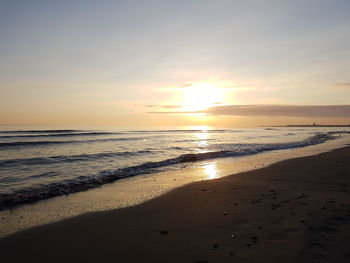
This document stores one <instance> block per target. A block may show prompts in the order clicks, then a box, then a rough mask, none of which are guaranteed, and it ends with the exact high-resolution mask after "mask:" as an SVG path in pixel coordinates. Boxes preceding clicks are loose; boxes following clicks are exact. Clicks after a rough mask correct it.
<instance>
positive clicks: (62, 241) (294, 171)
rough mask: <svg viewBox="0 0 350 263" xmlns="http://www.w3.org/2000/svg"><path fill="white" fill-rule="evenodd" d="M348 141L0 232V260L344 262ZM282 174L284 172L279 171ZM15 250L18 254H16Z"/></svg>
mask: <svg viewBox="0 0 350 263" xmlns="http://www.w3.org/2000/svg"><path fill="white" fill-rule="evenodd" d="M349 158H350V147H349V146H348V147H344V148H340V149H337V150H333V151H331V152H325V153H321V154H318V155H313V156H308V157H301V158H295V159H289V160H285V161H281V162H278V163H275V164H272V165H270V166H268V167H265V168H261V169H257V170H252V171H248V172H243V173H239V174H234V175H229V176H225V177H222V178H219V179H213V180H206V181H201V182H195V183H191V184H189V185H186V186H183V187H180V188H177V189H174V190H172V191H170V192H168V193H166V194H164V195H161V196H159V197H157V198H155V199H152V200H149V201H146V202H145V203H142V204H139V205H136V206H133V207H128V208H121V209H116V210H111V211H103V212H95V213H89V214H84V215H80V216H77V217H73V218H70V219H66V220H62V221H59V222H56V223H52V224H48V225H43V226H38V227H35V228H31V229H28V230H24V231H22V232H17V233H15V234H13V235H10V236H6V237H3V238H1V239H0V247H1V248H2V249H3V251H4V252H3V257H2V258H4V259H5V261H4V262H20V261H24V260H25V261H26V262H34V261H35V262H37V259H38V257H39V256H40V258H41V259H42V260H44V261H45V260H46V261H50V262H63V261H65V262H83V261H84V262H96V261H100V262H107V261H110V260H112V259H117V260H121V261H123V262H232V261H234V262H269V261H270V262H280V261H282V260H283V261H285V262H322V261H324V260H333V261H335V262H346V261H347V260H349V258H350V254H349V253H348V251H350V249H349V244H348V242H347V240H349V238H350V231H349V230H350V229H349V223H350V197H349V193H350V175H349V171H350V164H348V160H349ZM282 176H283V177H282ZM16 251H21V253H16Z"/></svg>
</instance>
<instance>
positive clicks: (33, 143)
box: [0, 136, 150, 149]
mask: <svg viewBox="0 0 350 263" xmlns="http://www.w3.org/2000/svg"><path fill="white" fill-rule="evenodd" d="M147 138H150V137H149V136H145V137H121V138H108V139H93V140H67V141H29V142H26V141H22V142H21V141H20V142H2V143H0V149H1V148H11V147H33V146H46V145H51V144H75V143H92V142H111V141H136V140H143V139H147Z"/></svg>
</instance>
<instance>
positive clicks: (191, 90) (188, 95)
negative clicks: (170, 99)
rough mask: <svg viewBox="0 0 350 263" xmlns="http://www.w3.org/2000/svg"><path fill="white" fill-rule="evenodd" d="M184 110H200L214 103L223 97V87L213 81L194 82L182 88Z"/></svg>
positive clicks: (220, 101) (217, 102) (219, 101)
mask: <svg viewBox="0 0 350 263" xmlns="http://www.w3.org/2000/svg"><path fill="white" fill-rule="evenodd" d="M183 95H184V102H183V109H184V111H200V110H204V109H207V108H209V107H212V106H215V105H216V104H219V103H222V101H223V99H224V94H223V89H222V88H219V87H217V86H216V85H215V84H213V83H195V84H193V85H191V86H188V87H186V88H184V94H183Z"/></svg>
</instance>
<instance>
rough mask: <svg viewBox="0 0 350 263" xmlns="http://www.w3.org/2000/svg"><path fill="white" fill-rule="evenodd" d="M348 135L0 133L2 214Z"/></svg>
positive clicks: (276, 131)
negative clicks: (196, 166)
mask: <svg viewBox="0 0 350 263" xmlns="http://www.w3.org/2000/svg"><path fill="white" fill-rule="evenodd" d="M349 132H350V129H349V128H317V127H315V128H313V127H310V128H298V127H294V128H250V129H210V128H206V127H204V128H203V127H200V128H191V129H188V128H179V129H154V130H141V129H139V130H133V129H71V128H70V129H49V128H45V129H26V128H22V129H9V128H6V127H5V128H4V127H3V128H2V129H1V130H0V210H4V209H8V208H11V207H13V206H16V205H19V204H23V203H30V202H34V201H39V200H43V199H48V198H52V197H55V196H60V195H66V194H70V193H75V192H81V191H85V190H87V189H92V188H96V187H99V186H102V185H104V184H107V183H111V182H114V181H117V180H123V179H124V178H129V177H134V176H139V175H144V174H149V175H152V174H154V173H159V172H161V171H168V170H180V169H182V167H183V166H182V165H183V164H184V163H186V164H192V163H196V162H198V161H203V160H212V159H216V158H237V157H241V156H249V155H256V154H260V153H263V152H267V151H274V150H284V149H286V150H287V149H291V148H300V147H306V146H310V145H316V144H320V143H323V142H326V141H328V140H331V139H334V138H336V137H338V136H341V134H342V133H349Z"/></svg>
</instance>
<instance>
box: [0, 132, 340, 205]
mask: <svg viewBox="0 0 350 263" xmlns="http://www.w3.org/2000/svg"><path fill="white" fill-rule="evenodd" d="M333 135H334V133H325V134H316V135H314V136H312V137H310V138H308V139H306V140H303V141H299V142H290V143H277V144H250V145H247V147H245V148H240V149H237V148H236V149H232V150H221V151H213V152H205V153H189V154H182V155H180V156H178V157H175V158H170V159H166V160H162V161H158V162H146V163H143V164H140V165H136V166H131V167H126V168H119V169H117V170H112V171H111V170H106V171H102V172H100V173H99V174H98V175H95V176H80V177H78V178H75V179H69V180H64V181H60V182H55V183H51V184H48V185H40V186H37V187H32V188H26V189H20V190H16V191H14V192H12V193H5V194H0V210H3V209H7V208H9V207H13V206H15V205H19V204H23V203H29V202H35V201H39V200H42V199H48V198H51V197H55V196H59V195H65V194H70V193H75V192H80V191H84V190H88V189H91V188H95V187H98V186H101V185H103V184H106V183H111V182H114V181H116V180H118V179H122V178H125V177H130V176H135V175H140V174H149V173H153V172H156V171H159V169H160V168H164V167H167V166H170V165H174V164H179V163H187V162H196V161H202V160H208V159H215V158H223V157H235V156H244V155H252V154H257V153H262V152H266V151H273V150H282V149H291V148H299V147H305V146H309V145H315V144H319V143H323V142H325V141H327V140H330V139H333V138H334V136H333Z"/></svg>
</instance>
